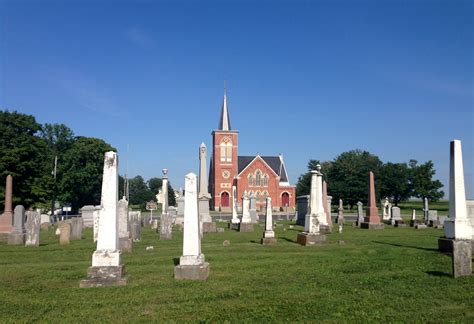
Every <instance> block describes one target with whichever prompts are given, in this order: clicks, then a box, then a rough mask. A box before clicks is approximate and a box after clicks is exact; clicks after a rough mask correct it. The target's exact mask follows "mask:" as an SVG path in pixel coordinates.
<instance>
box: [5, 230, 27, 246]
mask: <svg viewBox="0 0 474 324" xmlns="http://www.w3.org/2000/svg"><path fill="white" fill-rule="evenodd" d="M25 239H26V237H25V234H24V233H10V235H8V245H25Z"/></svg>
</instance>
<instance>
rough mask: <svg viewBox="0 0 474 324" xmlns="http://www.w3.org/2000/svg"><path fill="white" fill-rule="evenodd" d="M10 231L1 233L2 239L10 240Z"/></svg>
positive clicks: (0, 238)
mask: <svg viewBox="0 0 474 324" xmlns="http://www.w3.org/2000/svg"><path fill="white" fill-rule="evenodd" d="M9 235H10V233H0V241H3V242H8V236H9Z"/></svg>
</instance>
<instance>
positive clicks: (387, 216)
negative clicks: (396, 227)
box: [382, 197, 390, 220]
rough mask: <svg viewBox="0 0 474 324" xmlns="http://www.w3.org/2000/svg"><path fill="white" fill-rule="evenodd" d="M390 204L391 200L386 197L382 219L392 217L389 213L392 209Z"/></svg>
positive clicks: (383, 203) (383, 202)
mask: <svg viewBox="0 0 474 324" xmlns="http://www.w3.org/2000/svg"><path fill="white" fill-rule="evenodd" d="M389 205H390V202H389V201H388V198H387V197H385V199H384V200H383V201H382V219H383V220H389V219H390V215H389V214H388V213H389V210H390V207H389Z"/></svg>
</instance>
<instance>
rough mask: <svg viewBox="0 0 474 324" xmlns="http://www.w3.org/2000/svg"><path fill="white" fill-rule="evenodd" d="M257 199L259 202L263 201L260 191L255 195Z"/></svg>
mask: <svg viewBox="0 0 474 324" xmlns="http://www.w3.org/2000/svg"><path fill="white" fill-rule="evenodd" d="M255 199H256V200H257V201H260V200H261V195H260V191H257V193H256V194H255Z"/></svg>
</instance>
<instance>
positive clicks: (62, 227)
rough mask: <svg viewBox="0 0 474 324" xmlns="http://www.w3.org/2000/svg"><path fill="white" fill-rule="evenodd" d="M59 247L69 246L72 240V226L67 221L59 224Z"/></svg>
mask: <svg viewBox="0 0 474 324" xmlns="http://www.w3.org/2000/svg"><path fill="white" fill-rule="evenodd" d="M58 230H59V245H69V241H70V238H71V224H70V223H67V222H65V221H60V222H58Z"/></svg>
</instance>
